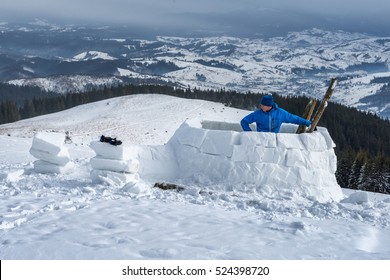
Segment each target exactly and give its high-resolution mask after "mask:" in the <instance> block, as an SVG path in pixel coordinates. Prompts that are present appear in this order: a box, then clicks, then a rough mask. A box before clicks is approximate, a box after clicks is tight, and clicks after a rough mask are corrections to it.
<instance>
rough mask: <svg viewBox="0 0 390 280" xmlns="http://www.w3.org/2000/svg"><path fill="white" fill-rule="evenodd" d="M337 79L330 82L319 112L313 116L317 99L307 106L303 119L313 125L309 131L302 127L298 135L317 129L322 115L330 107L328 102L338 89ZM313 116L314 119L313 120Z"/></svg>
mask: <svg viewBox="0 0 390 280" xmlns="http://www.w3.org/2000/svg"><path fill="white" fill-rule="evenodd" d="M336 84H337V79H336V78H332V79H331V80H330V84H329V87H328V89H327V91H326V93H325V95H324V97H323V98H322V100H321V103H320V105H319V106H318V108H317V111H316V112H315V114H314V115H313V112H314V109H315V107H316V105H317V99H312V100H310V101H309V103H308V104H307V105H306V108H305V111H304V113H303V117H304V118H305V119H307V120H312V122H311V125H310V127H309V129H308V130H306V126H305V125H300V126H299V127H298V129H297V132H296V133H298V134H299V133H304V132H313V131H314V130H315V128H316V127H317V124H318V122H319V121H320V119H321V117H322V114H323V113H324V111H325V109H326V107H327V106H328V100H329V99H330V97H331V96H332V94H333V91H334V88H335V87H336ZM312 115H313V118H312Z"/></svg>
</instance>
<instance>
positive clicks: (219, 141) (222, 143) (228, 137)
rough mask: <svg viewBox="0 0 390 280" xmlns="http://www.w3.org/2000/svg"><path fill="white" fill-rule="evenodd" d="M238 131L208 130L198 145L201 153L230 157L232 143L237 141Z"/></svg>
mask: <svg viewBox="0 0 390 280" xmlns="http://www.w3.org/2000/svg"><path fill="white" fill-rule="evenodd" d="M238 141H239V133H238V132H234V131H219V130H210V131H208V132H207V134H206V137H205V139H204V141H203V143H202V145H201V146H200V151H201V152H202V153H206V154H211V155H223V156H227V157H231V156H232V153H233V145H234V144H236V143H238Z"/></svg>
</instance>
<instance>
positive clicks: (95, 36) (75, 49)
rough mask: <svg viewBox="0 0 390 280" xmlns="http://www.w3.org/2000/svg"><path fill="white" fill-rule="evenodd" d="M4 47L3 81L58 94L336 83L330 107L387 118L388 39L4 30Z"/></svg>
mask: <svg viewBox="0 0 390 280" xmlns="http://www.w3.org/2000/svg"><path fill="white" fill-rule="evenodd" d="M127 32H128V31H127ZM37 37H38V38H41V39H40V40H36V38H37ZM21 38H22V39H21ZM32 42H33V43H32ZM0 47H1V48H0V77H2V80H3V81H7V82H9V83H13V84H29V85H38V86H44V84H45V83H42V80H41V79H42V78H48V77H50V80H51V81H52V82H53V81H54V82H55V81H56V79H58V84H60V85H59V86H57V87H53V86H52V87H51V89H53V88H55V90H56V91H57V92H61V93H63V92H72V91H73V89H74V88H75V86H72V83H73V82H74V81H77V80H78V79H80V81H79V83H80V85H83V84H85V83H84V82H83V81H82V79H81V78H80V77H82V76H85V75H87V76H90V77H95V79H96V83H97V84H99V85H101V84H106V85H109V84H110V82H111V80H110V79H113V81H114V82H115V83H117V82H118V80H119V81H120V82H129V81H131V80H134V79H148V80H155V81H161V82H173V83H178V84H181V85H182V86H183V87H192V88H194V87H197V88H202V89H206V88H207V89H209V88H212V89H220V88H225V89H231V90H237V91H240V92H248V91H251V92H273V93H278V94H284V95H308V96H313V97H317V98H320V97H321V96H322V95H323V94H324V92H325V90H326V87H327V83H328V81H329V79H330V78H331V77H338V78H339V84H338V87H337V90H336V91H335V94H334V96H333V97H332V100H333V101H336V102H340V103H343V104H345V105H347V106H354V107H357V108H359V109H361V110H370V111H373V112H376V113H378V114H379V115H381V116H383V117H389V116H390V111H389V110H390V109H389V108H390V107H389V104H390V100H389V93H388V88H386V87H385V86H386V85H387V84H388V83H389V82H390V70H389V66H390V38H389V37H375V36H370V35H367V34H360V33H348V32H343V31H325V30H320V29H310V30H305V31H300V32H290V33H288V34H287V35H286V36H283V37H269V38H258V39H256V38H251V39H249V38H234V37H224V36H221V37H203V38H184V37H167V36H159V37H156V38H154V39H141V38H134V37H129V35H128V33H126V30H123V29H115V30H112V29H110V28H95V29H94V28H86V27H82V28H81V27H74V26H67V27H62V28H61V27H58V26H42V25H39V26H36V25H33V26H29V27H28V28H27V27H19V28H18V29H15V28H14V27H11V26H8V25H4V24H3V25H2V31H1V33H0ZM64 76H65V78H64ZM69 76H70V77H72V78H71V80H69V86H67V83H65V84H64V83H63V81H64V80H65V79H67V78H68V77H69ZM113 77H115V78H113ZM81 88H82V87H81ZM48 89H49V88H48Z"/></svg>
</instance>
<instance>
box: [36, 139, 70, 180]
mask: <svg viewBox="0 0 390 280" xmlns="http://www.w3.org/2000/svg"><path fill="white" fill-rule="evenodd" d="M64 141H65V134H62V133H55V132H38V133H36V134H35V135H34V138H33V142H32V146H31V149H30V154H31V155H33V156H34V157H35V158H37V159H38V160H36V161H34V170H35V171H36V172H38V173H67V172H70V171H72V169H73V167H74V164H73V162H71V161H70V156H69V152H68V149H67V148H66V147H65V146H64Z"/></svg>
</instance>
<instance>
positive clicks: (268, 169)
mask: <svg viewBox="0 0 390 280" xmlns="http://www.w3.org/2000/svg"><path fill="white" fill-rule="evenodd" d="M247 113H248V112H247V111H243V110H238V109H234V108H228V107H224V106H223V105H222V104H218V103H212V102H206V101H201V100H187V99H180V98H175V97H168V96H163V95H154V94H149V95H131V96H125V97H120V98H115V99H110V100H105V101H101V102H96V103H92V104H87V105H83V106H79V107H75V108H72V109H70V110H66V111H63V112H59V113H55V114H50V115H45V116H40V117H36V118H32V119H28V120H23V121H19V122H16V123H12V124H6V125H1V126H0V142H1V143H2V146H1V149H0V199H1V203H0V258H1V259H3V260H4V259H5V260H7V259H41V260H46V259H105V260H107V259H139V260H144V259H149V260H150V259H199V260H200V259H201V260H205V259H276V260H281V259H332V260H333V259H336V260H338V259H375V260H376V259H389V257H390V246H388V244H390V243H389V242H390V234H389V228H390V223H389V219H390V216H389V213H390V211H389V210H390V197H389V196H386V195H380V194H374V193H367V192H357V191H352V190H345V189H340V188H339V186H338V185H337V183H335V182H333V184H331V183H330V182H331V181H332V180H333V174H334V171H335V166H334V164H335V161H336V159H335V155H334V154H333V152H332V151H333V148H334V143H333V141H332V139H331V135H329V134H328V133H327V131H326V129H325V128H319V129H318V131H317V132H316V133H315V134H310V135H309V134H303V135H301V136H299V135H295V134H291V133H290V134H289V133H288V131H290V130H291V129H292V128H291V127H285V128H284V132H283V133H280V134H277V135H274V134H264V135H263V134H261V133H256V132H252V133H244V132H241V131H240V128H239V125H237V124H238V123H239V121H240V120H241V118H242V117H244V116H245V115H246V114H247ZM204 120H208V121H207V122H206V121H204ZM66 131H69V132H70V137H71V139H72V143H68V144H63V143H62V141H59V139H60V138H62V137H63V135H64V133H65V132H66ZM101 134H104V135H106V136H112V137H117V138H118V139H120V140H121V141H123V144H122V145H121V146H111V145H110V144H108V143H100V142H98V141H99V138H100V135H101ZM60 135H61V136H60ZM57 137H58V138H57ZM296 137H298V138H297V139H294V141H290V143H289V142H288V138H291V139H292V138H296ZM283 138H287V139H283ZM279 139H282V140H281V141H280V140H279ZM298 140H299V141H298ZM58 141H59V142H61V143H59V142H58ZM37 142H38V143H40V146H39V147H40V150H41V151H44V152H49V147H52V148H53V147H57V148H59V149H57V150H56V151H54V150H52V149H51V148H50V152H51V154H55V153H60V152H63V151H64V150H63V149H64V148H66V149H67V150H68V153H69V162H72V163H73V164H74V167H73V168H72V171H71V172H70V173H62V172H59V173H56V174H47V173H39V172H37V171H36V170H34V165H35V164H34V161H36V159H37V158H35V156H33V155H32V154H31V153H30V150H31V149H32V148H34V150H38V149H37V147H38V146H37V144H36V143H37ZM34 143H35V144H34ZM53 143H54V144H53ZM218 143H219V145H218ZM289 153H292V155H291V156H290V157H289V156H288V154H289ZM173 155H175V156H173ZM174 159H176V161H175V160H174ZM259 159H260V162H256V161H257V160H259ZM287 160H290V162H289V163H288V164H287ZM41 161H42V159H41ZM294 161H295V162H296V165H294ZM308 162H309V163H308ZM51 166H55V165H54V164H51ZM256 166H257V168H255V167H256ZM319 166H321V168H320V167H319ZM325 166H326V167H325ZM121 167H126V168H128V169H127V170H126V172H122V171H123V170H121ZM272 168H273V169H272ZM283 168H285V169H284V170H283V172H284V173H283V176H282V173H281V172H282V171H281V170H282V169H283ZM315 169H318V170H317V171H318V173H315V174H314V173H313V176H312V177H311V179H310V180H302V181H301V182H300V183H298V182H299V180H300V179H302V178H306V177H305V176H306V175H304V173H305V172H309V171H310V172H312V171H314V170H315ZM251 176H252V177H251ZM233 179H234V180H233ZM231 180H232V181H234V183H230V184H229V181H231ZM250 180H252V181H251V182H250ZM158 182H160V183H164V182H165V183H171V184H176V185H177V186H178V187H177V189H171V190H162V189H160V188H158V187H154V185H155V183H158ZM292 182H295V183H292ZM309 186H310V187H309Z"/></svg>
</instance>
